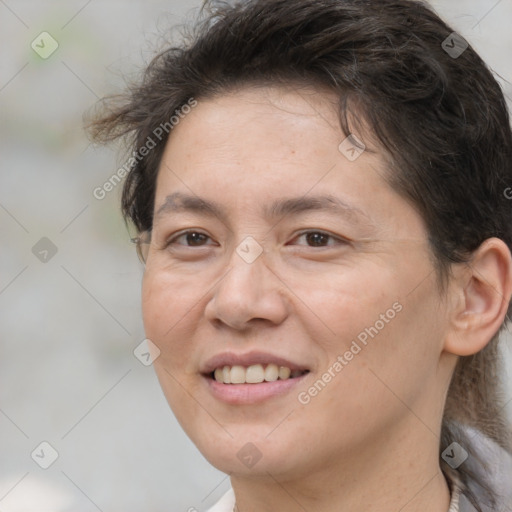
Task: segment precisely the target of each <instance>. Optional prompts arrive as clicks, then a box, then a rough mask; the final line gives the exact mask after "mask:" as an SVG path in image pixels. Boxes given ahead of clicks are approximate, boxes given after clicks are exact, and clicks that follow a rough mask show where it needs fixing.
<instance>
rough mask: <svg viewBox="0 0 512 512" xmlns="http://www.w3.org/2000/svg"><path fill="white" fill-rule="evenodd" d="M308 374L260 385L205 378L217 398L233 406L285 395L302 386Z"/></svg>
mask: <svg viewBox="0 0 512 512" xmlns="http://www.w3.org/2000/svg"><path fill="white" fill-rule="evenodd" d="M306 375H308V374H307V373H306V374H304V375H301V376H300V377H295V378H294V379H286V380H276V381H274V382H260V383H259V384H223V383H221V382H217V381H216V380H215V379H212V378H209V377H204V379H205V380H206V382H207V385H208V387H209V389H210V391H211V393H212V394H213V396H215V398H218V399H219V400H222V401H223V402H227V403H228V404H233V405H243V404H255V403H259V402H263V401H264V400H268V399H270V398H272V397H275V396H278V395H284V394H285V393H288V392H289V391H290V390H292V389H293V388H294V387H295V386H296V385H298V384H300V383H301V382H302V381H303V380H304V377H306Z"/></svg>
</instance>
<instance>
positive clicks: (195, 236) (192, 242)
mask: <svg viewBox="0 0 512 512" xmlns="http://www.w3.org/2000/svg"><path fill="white" fill-rule="evenodd" d="M180 238H183V239H184V240H186V243H185V244H181V243H180V244H178V245H185V247H201V246H202V245H204V244H203V243H202V242H204V241H206V239H209V238H210V237H209V236H208V235H205V234H204V233H201V232H199V231H193V230H189V231H185V232H184V233H181V234H179V235H177V236H175V237H174V238H172V239H171V240H169V241H168V242H167V246H169V245H173V244H175V243H176V241H177V240H179V239H180Z"/></svg>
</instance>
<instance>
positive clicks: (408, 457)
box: [231, 424, 450, 512]
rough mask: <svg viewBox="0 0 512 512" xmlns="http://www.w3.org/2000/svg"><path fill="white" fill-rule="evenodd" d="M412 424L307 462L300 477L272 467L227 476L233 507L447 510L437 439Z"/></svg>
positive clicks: (248, 511)
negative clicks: (391, 435)
mask: <svg viewBox="0 0 512 512" xmlns="http://www.w3.org/2000/svg"><path fill="white" fill-rule="evenodd" d="M412 427H413V426H412V425H404V427H403V429H402V432H401V433H400V434H399V435H395V436H394V438H393V440H391V439H389V437H388V438H385V439H378V440H375V442H374V443H372V445H371V446H370V445H366V446H365V447H364V449H363V448H362V447H358V449H356V450H354V452H353V453H351V454H347V453H343V454H337V455H336V456H335V457H333V458H332V460H331V461H329V462H327V463H326V461H325V459H324V460H323V461H322V463H321V464H318V465H315V464H314V463H313V462H312V464H311V466H310V467H308V471H307V473H306V474H304V475H295V476H294V477H290V476H289V475H285V474H284V472H283V473H281V472H279V470H277V469H275V467H267V468H266V469H265V470H263V471H261V473H260V474H259V475H258V476H254V475H253V476H247V475H243V476H242V475H232V476H231V484H232V486H233V490H234V492H235V496H236V501H237V506H236V510H237V512H275V511H276V510H279V511H280V512H292V511H293V512H297V511H298V510H299V511H302V510H304V511H308V510H322V511H323V512H397V511H398V510H400V512H425V511H429V512H448V509H449V506H450V488H449V486H448V483H447V481H446V479H445V477H444V475H443V473H442V471H441V469H440V466H439V458H438V455H437V454H438V453H439V440H438V438H436V437H435V436H434V435H433V433H432V432H431V431H430V430H429V429H427V428H424V429H419V430H418V425H417V424H416V425H415V428H412ZM397 428H398V427H397ZM395 433H396V432H395ZM414 433H415V434H416V435H414Z"/></svg>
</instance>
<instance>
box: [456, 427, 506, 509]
mask: <svg viewBox="0 0 512 512" xmlns="http://www.w3.org/2000/svg"><path fill="white" fill-rule="evenodd" d="M464 430H466V431H467V432H468V434H469V435H470V436H471V439H472V448H473V450H475V451H476V452H477V453H478V454H479V455H480V456H481V458H482V460H484V461H485V466H484V467H482V466H481V465H480V464H479V463H478V461H476V460H475V458H474V457H471V456H469V457H468V458H467V460H466V461H465V462H463V464H467V465H468V467H469V468H470V469H471V470H472V471H473V472H474V473H475V474H476V475H477V476H479V477H482V478H485V477H486V478H487V480H488V481H489V482H490V483H491V485H492V490H493V494H494V496H495V497H496V499H497V501H498V505H497V508H494V509H491V508H490V507H489V506H488V504H486V502H485V500H484V493H483V491H482V489H481V487H480V486H479V485H478V483H477V482H470V483H469V488H470V489H471V491H473V493H474V494H475V496H476V497H477V498H479V505H480V506H481V507H482V510H483V512H512V456H511V455H510V454H509V453H508V452H507V451H505V450H504V449H503V448H501V447H500V446H498V445H497V444H496V443H495V442H494V441H493V440H491V439H489V438H488V437H486V436H484V435H483V434H482V433H480V432H479V431H477V430H475V429H472V428H470V427H464ZM480 500H482V501H480ZM459 511H460V512H474V511H475V508H474V507H473V506H472V505H471V504H470V502H469V501H468V500H467V498H466V497H465V496H464V492H463V493H462V494H461V496H460V500H459Z"/></svg>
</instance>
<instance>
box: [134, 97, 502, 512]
mask: <svg viewBox="0 0 512 512" xmlns="http://www.w3.org/2000/svg"><path fill="white" fill-rule="evenodd" d="M334 102H335V98H334V97H333V96H331V95H330V93H327V92H325V93H321V94H320V93H319V91H318V90H316V91H315V90H309V89H307V88H302V89H300V90H298V89H294V88H293V87H286V88H285V87H275V88H270V87H259V88H244V89H241V90H239V91H234V92H231V93H229V94H225V95H223V96H220V97H216V98H213V99H208V100H202V101H199V103H198V105H197V106H196V107H195V108H194V109H192V111H191V112H190V113H189V114H188V115H187V116H186V117H185V118H184V119H182V120H181V121H180V123H179V125H177V126H176V127H174V129H173V132H172V134H171V137H170V138H169V140H168V143H167V146H166V149H165V153H164V155H163V159H162V164H161V168H160V171H159V174H158V180H157V189H156V198H155V221H154V226H153V234H152V242H151V244H150V246H149V254H148V259H147V263H146V269H145V273H144V279H143V290H142V294H143V319H144V325H145V329H146V335H147V337H148V338H149V339H151V340H152V341H153V343H155V344H156V345H157V346H158V347H159V349H160V351H161V354H160V356H159V357H158V358H157V359H156V360H155V361H154V367H155V371H156V373H157V376H158V378H159V381H160V384H161V386H162V389H163V392H164V394H165V396H166V398H167V400H168V402H169V405H170V406H171V408H172V410H173V412H174V414H175V415H176V417H177V419H178V421H179V422H180V424H181V425H182V427H183V429H184V430H185V432H186V433H187V435H188V436H189V437H190V438H191V440H192V441H193V442H194V443H195V444H196V445H197V447H198V449H199V450H200V451H201V452H202V453H203V455H204V456H205V457H206V458H207V459H208V461H210V462H211V464H213V465H214V466H215V467H217V468H218V469H220V470H221V471H223V472H226V473H229V474H230V476H231V483H232V486H233V489H234V491H235V495H236V498H237V506H238V510H240V511H243V512H253V511H254V512H256V511H258V512H270V511H275V510H280V511H284V512H286V511H292V510H293V511H296V510H302V509H304V510H323V511H326V512H330V511H336V512H345V511H351V512H357V511H361V512H362V511H365V512H366V511H379V512H388V511H389V512H396V511H398V510H400V511H402V512H412V511H420V510H421V511H425V510H431V511H447V510H448V507H449V502H450V491H449V487H448V485H447V482H446V480H445V478H444V476H443V475H442V473H441V471H440V467H439V433H440V427H441V422H442V413H443V406H444V402H445V397H446V393H447V389H448V384H449V380H450V378H451V375H452V372H453V370H454V367H455V364H456V362H457V360H458V356H460V355H468V354H472V353H476V352H478V351H479V350H481V349H482V348H483V347H484V346H485V345H486V344H487V343H488V342H489V340H490V339H491V337H492V336H493V334H494V333H495V332H496V331H497V330H498V328H499V327H500V325H501V323H502V322H503V319H504V316H505V313H506V306H507V303H508V300H509V298H510V295H511V290H512V278H511V257H510V252H509V251H508V249H507V247H506V245H505V244H504V243H503V242H502V241H501V240H498V239H489V240H487V241H486V242H485V243H484V244H482V246H481V247H480V249H479V250H478V251H476V252H475V254H474V258H473V260H472V261H471V262H470V264H468V265H466V264H461V265H454V266H453V278H452V280H451V282H450V285H449V287H448V289H447V291H446V294H441V292H440V290H439V287H438V283H437V280H436V274H435V272H434V268H433V266H432V259H431V257H430V254H429V246H428V244H427V232H426V228H425V225H424V223H423V220H422V218H421V217H420V216H419V214H418V213H417V212H416V210H415V209H414V208H413V207H412V205H411V204H410V203H408V202H407V201H406V200H405V199H404V198H402V197H401V196H399V195H398V194H397V193H396V192H395V191H394V190H392V189H391V188H390V186H389V185H388V184H387V183H386V181H385V179H384V178H385V175H386V172H387V164H386V159H385V155H384V154H383V152H382V150H381V149H380V148H379V147H378V145H376V144H375V143H374V142H372V140H371V137H370V136H369V135H365V134H364V133H363V134H362V133H357V134H356V135H357V136H358V137H359V138H360V139H361V140H363V141H364V143H365V144H366V146H367V150H366V151H364V152H363V153H362V154H361V156H360V157H359V158H357V159H356V160H355V161H353V162H351V161H349V160H348V159H347V158H346V157H345V156H344V155H343V154H342V153H341V152H340V151H339V149H338V146H339V144H340V142H341V141H342V140H344V139H345V137H346V135H344V134H343V133H342V132H341V130H340V128H339V124H338V120H337V115H336V108H335V103H334ZM177 191H179V192H183V193H186V194H192V195H197V196H199V197H201V198H204V199H208V200H213V201H217V202H219V203H220V204H221V205H222V206H223V207H224V208H225V210H226V219H224V221H220V220H218V219H216V218H209V217H206V216H204V215H201V214H198V213H177V212H176V213H171V212H164V213H163V214H161V215H156V213H157V212H158V211H159V210H160V208H161V206H162V205H163V204H164V203H165V200H166V197H167V196H168V195H169V194H171V193H174V192H177ZM321 194H332V195H335V196H336V197H338V198H340V199H342V200H343V201H345V202H346V203H348V204H350V205H352V206H355V207H356V208H358V209H359V210H361V211H362V212H363V213H364V215H365V216H364V217H361V219H362V220H361V221H360V222H357V221H356V220H355V218H353V217H350V216H346V215H341V214H334V213H329V212H325V211H324V212H320V211H309V212H303V213H300V214H296V215H287V216H285V217H281V218H279V219H273V220H268V219H266V218H265V217H264V216H263V214H262V211H261V207H262V206H264V205H268V204H270V203H271V202H272V201H274V200H276V199H282V198H283V197H287V198H288V197H295V196H298V197H303V196H306V195H307V196H308V197H309V196H312V195H321ZM186 229H195V230H197V231H199V232H200V233H203V234H206V235H207V237H209V238H206V239H205V238H203V239H201V241H200V242H199V243H198V242H194V239H192V240H191V239H190V237H189V238H188V239H187V238H186V237H181V238H179V239H178V240H175V241H174V243H173V244H172V245H170V246H166V241H168V240H169V239H170V238H172V237H171V235H173V234H174V235H176V234H179V232H181V231H184V230H186ZM303 230H310V231H313V232H318V231H321V232H326V233H327V234H329V235H332V236H333V237H334V238H331V239H329V238H324V237H320V241H319V242H318V238H315V235H312V236H313V239H311V235H310V236H309V238H308V237H307V236H305V235H302V236H301V234H300V232H302V231H303ZM247 236H252V237H253V238H254V239H255V240H256V241H258V243H259V244H260V245H261V247H262V248H263V249H264V252H263V253H262V254H261V255H260V256H259V257H258V258H257V259H256V260H255V261H254V262H252V263H250V264H248V263H247V262H246V261H244V260H243V259H242V258H241V257H240V256H239V255H238V253H237V252H236V250H235V249H236V248H237V246H238V245H239V244H240V243H241V242H242V240H244V238H245V237H247ZM316 236H317V237H318V236H319V235H316ZM337 237H338V238H340V239H347V240H348V243H347V242H345V243H343V242H338V241H337ZM187 244H188V246H187ZM396 302H398V303H399V304H400V305H401V306H402V309H401V311H400V312H399V313H397V314H396V315H395V316H394V318H393V319H392V320H389V321H388V322H387V323H385V326H384V328H382V329H380V330H379V332H378V334H377V335H376V336H375V337H374V338H373V339H372V338H369V341H368V343H367V345H366V346H364V348H362V350H361V351H360V352H359V353H358V354H357V355H355V356H354V357H353V359H352V360H351V361H349V362H348V364H346V365H344V366H343V369H342V370H341V371H339V372H337V373H335V377H333V378H332V379H331V380H330V382H329V383H328V384H327V385H326V386H325V387H324V388H323V389H322V390H321V391H320V392H319V393H318V394H316V396H314V397H312V398H311V400H310V401H309V402H308V403H307V404H303V403H300V402H299V400H298V395H299V393H301V392H307V391H308V389H309V388H310V387H311V386H312V385H313V384H314V383H315V381H317V380H318V379H320V378H322V375H323V374H324V373H325V372H326V371H328V369H329V368H332V366H333V363H334V362H335V361H336V360H337V358H338V356H340V355H343V354H344V353H345V352H346V351H347V350H349V349H350V346H351V343H352V341H353V340H355V339H356V337H357V335H358V334H359V333H361V332H362V331H364V329H365V328H368V327H370V326H374V325H375V323H376V321H377V320H379V318H381V317H380V315H381V314H383V313H385V312H386V311H387V310H388V309H390V308H391V307H392V305H393V304H394V303H396ZM251 350H263V351H269V352H272V353H274V354H278V355H282V356H284V357H288V358H292V360H293V361H294V362H298V363H301V364H304V365H305V366H307V367H308V368H309V370H310V373H309V374H308V375H307V376H306V377H305V378H304V379H303V381H302V382H301V383H300V385H299V386H296V387H295V388H294V389H293V390H292V391H290V392H288V393H286V394H284V395H282V396H277V397H273V398H271V399H269V400H267V401H265V402H263V403H259V404H245V405H232V404H227V403H224V402H222V401H220V400H218V399H217V398H215V397H214V396H213V395H212V394H211V392H210V391H209V389H208V387H207V386H206V385H205V379H204V378H203V377H202V376H201V375H200V373H199V371H200V368H201V365H202V364H204V362H205V361H206V360H207V359H208V358H210V357H212V356H213V355H216V354H218V353H221V352H226V351H232V352H236V353H241V352H249V351H251ZM331 372H332V370H331ZM302 396H304V395H302ZM248 442H250V443H253V444H254V445H255V446H256V447H257V449H258V450H259V452H260V453H261V459H260V460H259V461H258V462H257V463H256V464H255V465H254V466H252V467H250V468H249V467H246V466H245V465H244V464H243V463H242V462H241V460H240V459H239V458H238V457H237V452H238V451H239V450H240V449H241V448H242V447H243V446H244V445H245V444H246V443H248Z"/></svg>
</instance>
